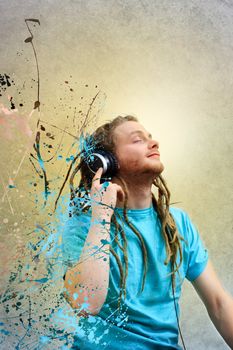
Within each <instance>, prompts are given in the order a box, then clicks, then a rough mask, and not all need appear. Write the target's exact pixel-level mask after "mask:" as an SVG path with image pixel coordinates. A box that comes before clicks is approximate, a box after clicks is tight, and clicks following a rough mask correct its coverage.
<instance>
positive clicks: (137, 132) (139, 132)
mask: <svg viewBox="0 0 233 350" xmlns="http://www.w3.org/2000/svg"><path fill="white" fill-rule="evenodd" d="M133 134H141V135H145V134H144V132H143V131H142V130H134V131H132V132H131V133H130V136H131V135H133ZM148 137H149V138H150V139H151V138H152V135H151V134H148Z"/></svg>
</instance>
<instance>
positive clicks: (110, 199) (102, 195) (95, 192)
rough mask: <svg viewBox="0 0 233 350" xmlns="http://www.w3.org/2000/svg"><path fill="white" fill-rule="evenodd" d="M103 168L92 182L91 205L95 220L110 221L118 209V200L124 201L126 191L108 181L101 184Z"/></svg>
mask: <svg viewBox="0 0 233 350" xmlns="http://www.w3.org/2000/svg"><path fill="white" fill-rule="evenodd" d="M102 173H103V168H99V169H98V171H97V172H96V174H95V176H94V177H93V180H92V186H91V193H90V195H91V205H92V216H93V217H95V218H101V219H103V218H105V219H108V220H109V221H110V219H111V216H112V214H113V212H114V208H115V207H116V202H117V198H118V199H119V200H120V201H123V200H124V197H125V196H124V191H123V190H122V188H121V186H119V185H117V184H114V183H112V182H109V181H106V182H104V183H102V184H101V183H100V178H101V176H102Z"/></svg>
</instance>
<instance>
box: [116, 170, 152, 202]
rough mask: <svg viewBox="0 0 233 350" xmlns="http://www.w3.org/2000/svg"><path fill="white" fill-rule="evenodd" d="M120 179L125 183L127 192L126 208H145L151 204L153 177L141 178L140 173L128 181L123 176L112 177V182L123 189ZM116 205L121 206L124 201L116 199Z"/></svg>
mask: <svg viewBox="0 0 233 350" xmlns="http://www.w3.org/2000/svg"><path fill="white" fill-rule="evenodd" d="M120 179H123V180H124V182H125V184H126V188H127V193H128V201H127V208H128V209H145V208H149V207H150V206H151V205H152V195H151V187H152V183H153V179H152V178H151V177H150V178H148V177H145V178H143V176H142V175H140V177H138V176H134V177H133V178H131V179H130V181H129V180H128V179H126V178H124V177H123V176H121V177H113V179H112V182H113V183H117V184H118V185H120V186H121V187H122V189H123V186H122V182H121V180H120ZM116 207H117V208H123V207H124V202H123V201H120V200H119V199H117V203H116Z"/></svg>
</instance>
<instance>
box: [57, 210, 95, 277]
mask: <svg viewBox="0 0 233 350" xmlns="http://www.w3.org/2000/svg"><path fill="white" fill-rule="evenodd" d="M90 221H91V217H90V214H81V215H74V216H73V217H71V218H69V219H67V220H66V221H65V223H64V225H63V227H62V228H61V230H62V235H61V236H62V244H61V247H62V249H61V250H62V263H63V274H64V275H65V273H66V271H67V269H68V268H69V267H72V266H74V265H75V264H76V263H77V262H78V260H79V258H80V255H81V252H82V249H83V246H84V243H85V240H86V237H87V234H88V231H89V228H90Z"/></svg>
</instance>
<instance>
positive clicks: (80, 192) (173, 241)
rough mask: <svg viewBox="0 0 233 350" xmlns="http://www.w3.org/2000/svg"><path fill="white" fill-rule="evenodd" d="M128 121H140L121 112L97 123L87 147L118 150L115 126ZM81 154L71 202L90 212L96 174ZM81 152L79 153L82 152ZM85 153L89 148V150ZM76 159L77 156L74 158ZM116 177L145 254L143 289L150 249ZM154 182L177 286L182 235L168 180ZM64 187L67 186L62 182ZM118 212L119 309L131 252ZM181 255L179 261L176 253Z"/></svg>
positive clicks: (156, 204) (114, 220)
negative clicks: (172, 203)
mask: <svg viewBox="0 0 233 350" xmlns="http://www.w3.org/2000/svg"><path fill="white" fill-rule="evenodd" d="M126 121H136V122H137V121H138V119H137V118H136V117H134V116H131V115H127V116H125V117H122V116H118V117H116V118H115V119H113V120H112V121H109V122H107V123H105V124H103V125H101V126H100V127H98V128H97V129H96V130H95V132H94V133H93V134H92V135H91V136H89V135H88V137H87V139H88V142H89V143H88V145H89V148H88V151H89V152H91V149H93V147H95V148H102V149H105V150H107V151H110V152H112V153H114V151H115V143H114V130H115V128H116V127H117V126H118V125H121V124H122V123H124V122H126ZM90 145H91V146H90ZM80 154H81V161H80V163H79V164H78V165H77V166H76V167H75V168H74V169H73V171H72V173H71V169H69V174H70V173H71V175H70V180H69V182H70V199H71V205H72V206H74V211H73V213H75V207H76V206H77V203H78V205H79V209H78V210H77V211H78V212H79V213H80V209H81V212H87V211H88V210H89V209H90V207H91V204H90V198H89V193H90V188H91V184H92V179H93V177H94V174H93V173H91V172H90V170H89V168H88V166H87V165H86V163H85V152H84V150H83V151H82V152H80ZM80 154H79V155H80ZM86 156H88V155H87V152H86ZM75 160H76V159H75ZM79 170H80V173H81V179H80V182H79V185H78V188H77V189H75V188H74V177H75V176H76V174H77V172H78V171H79ZM116 178H118V179H119V180H120V182H121V184H122V189H123V191H124V194H125V196H124V204H123V217H124V220H125V222H126V224H127V225H128V226H129V227H130V228H131V229H132V232H133V233H134V234H135V235H136V236H137V237H138V239H139V241H140V244H141V249H142V255H143V262H144V264H143V266H144V271H143V279H142V286H141V292H142V291H143V289H144V285H145V279H146V273H147V269H148V266H147V250H146V246H145V243H144V239H143V237H142V235H141V233H140V232H139V231H138V230H137V229H136V228H135V227H134V225H133V224H132V223H131V222H130V221H129V219H128V216H127V203H128V192H127V186H126V183H125V181H124V180H123V179H122V178H120V177H119V176H117V175H116ZM153 185H154V186H155V187H156V188H157V190H158V199H156V197H155V195H154V194H153V192H152V193H151V196H152V204H153V208H154V210H155V211H156V212H157V213H158V217H159V220H160V223H161V234H162V236H163V239H164V242H165V247H166V256H167V257H166V260H165V262H164V264H165V265H168V264H169V263H170V264H171V276H172V286H173V288H174V287H175V273H176V272H179V271H178V269H179V267H180V265H181V264H182V260H183V256H182V249H181V240H183V238H182V237H181V236H180V235H179V233H178V230H177V227H176V223H175V221H174V219H173V217H172V215H171V213H170V212H169V205H170V192H169V190H168V188H167V185H166V183H165V180H164V179H163V177H162V176H161V175H159V176H158V177H156V178H155V180H154V181H153ZM63 187H64V186H63ZM116 215H117V213H115V212H114V213H113V215H112V217H111V227H112V228H113V229H114V231H115V232H114V238H113V241H114V242H115V243H116V244H117V245H118V247H119V248H120V249H121V251H122V253H123V258H124V265H123V262H122V261H121V260H120V258H119V256H118V255H117V253H116V252H115V250H114V249H113V247H112V246H111V245H110V253H111V254H112V255H113V257H114V258H115V260H116V263H117V265H118V268H119V272H120V294H119V298H118V310H119V309H120V305H121V299H122V295H123V294H124V298H126V279H127V275H128V254H127V238H126V235H125V232H124V230H123V228H122V227H121V225H120V224H119V223H118V221H117V217H116ZM119 237H121V239H122V242H123V244H122V245H121V244H120V243H119ZM178 253H179V256H180V259H179V264H177V256H178Z"/></svg>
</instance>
